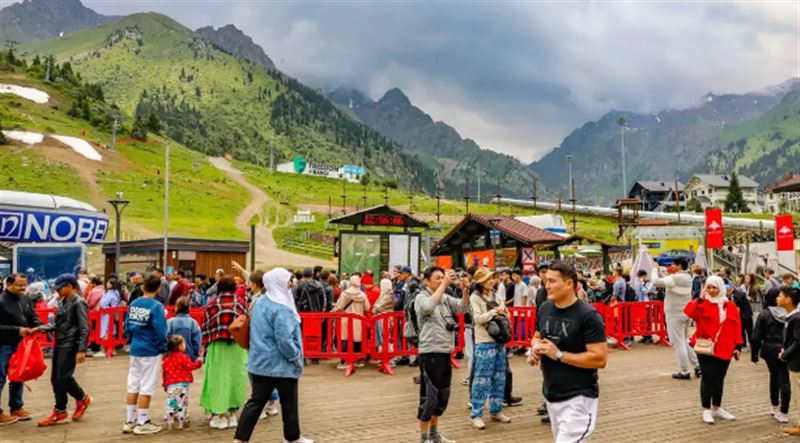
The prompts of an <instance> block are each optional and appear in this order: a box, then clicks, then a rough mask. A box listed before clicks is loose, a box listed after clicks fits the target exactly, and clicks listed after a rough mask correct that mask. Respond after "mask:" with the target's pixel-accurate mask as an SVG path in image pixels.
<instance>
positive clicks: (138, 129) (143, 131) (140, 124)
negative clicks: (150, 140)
mask: <svg viewBox="0 0 800 443" xmlns="http://www.w3.org/2000/svg"><path fill="white" fill-rule="evenodd" d="M131 137H133V138H135V139H137V140H142V141H144V140H147V128H146V127H145V124H144V121H142V116H141V115H139V114H136V119H135V120H134V121H133V128H131Z"/></svg>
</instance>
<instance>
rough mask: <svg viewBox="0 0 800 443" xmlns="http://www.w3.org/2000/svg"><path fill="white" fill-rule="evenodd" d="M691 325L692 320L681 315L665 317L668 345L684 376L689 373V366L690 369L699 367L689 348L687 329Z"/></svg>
mask: <svg viewBox="0 0 800 443" xmlns="http://www.w3.org/2000/svg"><path fill="white" fill-rule="evenodd" d="M691 324H692V320H691V319H690V318H689V317H687V316H685V315H683V314H681V315H676V316H668V317H667V333H668V334H669V344H670V346H672V349H674V350H675V355H676V356H677V357H678V366H679V367H680V370H681V372H683V373H684V374H688V373H689V364H691V365H692V368H696V367H697V366H698V365H699V363H698V362H697V354H695V353H694V349H692V347H691V346H689V327H690V326H691Z"/></svg>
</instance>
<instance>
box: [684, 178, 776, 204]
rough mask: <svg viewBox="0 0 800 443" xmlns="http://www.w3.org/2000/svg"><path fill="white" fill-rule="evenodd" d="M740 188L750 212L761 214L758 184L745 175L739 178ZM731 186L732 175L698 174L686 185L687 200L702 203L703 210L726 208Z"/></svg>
mask: <svg viewBox="0 0 800 443" xmlns="http://www.w3.org/2000/svg"><path fill="white" fill-rule="evenodd" d="M737 177H738V179H739V187H740V188H742V197H744V200H745V201H746V202H747V206H748V209H749V210H750V212H761V205H760V204H759V203H758V183H756V182H755V181H754V180H753V179H751V178H749V177H746V176H744V175H739V176H737ZM730 186H731V177H730V175H727V174H726V175H710V174H697V175H695V176H693V177H692V178H691V180H689V182H688V183H686V190H685V195H686V199H687V200H690V199H692V198H694V199H696V200H697V201H698V202H700V206H701V207H702V208H703V209H706V208H710V207H719V208H724V207H725V197H727V196H728V189H729V188H730Z"/></svg>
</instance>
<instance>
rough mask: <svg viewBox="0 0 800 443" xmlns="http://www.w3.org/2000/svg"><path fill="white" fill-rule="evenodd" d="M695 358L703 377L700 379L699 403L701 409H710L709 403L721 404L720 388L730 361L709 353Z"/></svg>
mask: <svg viewBox="0 0 800 443" xmlns="http://www.w3.org/2000/svg"><path fill="white" fill-rule="evenodd" d="M697 360H698V362H699V363H700V370H702V371H703V377H702V378H701V379H700V403H701V404H702V405H703V409H711V405H714V406H720V405H722V388H723V386H724V385H725V375H726V374H727V373H728V366H730V364H731V361H730V360H722V359H719V358H717V357H712V356H710V355H698V356H697Z"/></svg>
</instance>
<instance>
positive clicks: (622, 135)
mask: <svg viewBox="0 0 800 443" xmlns="http://www.w3.org/2000/svg"><path fill="white" fill-rule="evenodd" d="M625 123H626V122H625V117H620V118H619V120H617V124H619V136H620V146H621V151H622V198H625V196H626V195H628V179H627V176H626V172H625Z"/></svg>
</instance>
